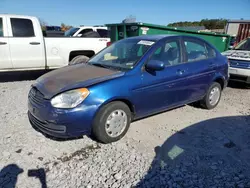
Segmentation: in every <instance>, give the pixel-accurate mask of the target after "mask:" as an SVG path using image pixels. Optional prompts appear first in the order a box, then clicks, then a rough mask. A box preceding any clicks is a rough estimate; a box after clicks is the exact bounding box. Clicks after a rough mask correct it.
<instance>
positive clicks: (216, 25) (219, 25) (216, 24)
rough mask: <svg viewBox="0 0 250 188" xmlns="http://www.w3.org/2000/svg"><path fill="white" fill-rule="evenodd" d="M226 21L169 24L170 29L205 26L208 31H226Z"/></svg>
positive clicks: (213, 20) (208, 20)
mask: <svg viewBox="0 0 250 188" xmlns="http://www.w3.org/2000/svg"><path fill="white" fill-rule="evenodd" d="M226 23H227V20H226V19H202V20H201V21H194V22H188V21H185V22H175V23H170V24H168V26H169V27H193V26H204V27H205V28H206V29H224V27H225V26H226Z"/></svg>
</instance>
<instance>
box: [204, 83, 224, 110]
mask: <svg viewBox="0 0 250 188" xmlns="http://www.w3.org/2000/svg"><path fill="white" fill-rule="evenodd" d="M221 90H222V89H221V85H220V84H219V83H217V82H214V83H213V84H212V85H211V86H210V87H209V89H208V91H207V94H206V96H205V97H204V98H203V99H202V101H201V106H202V107H203V108H205V109H208V110H211V109H213V108H215V107H216V106H217V105H218V104H219V102H220V99H221ZM215 91H218V92H219V93H217V95H216V96H217V97H215V100H210V95H211V94H212V92H215Z"/></svg>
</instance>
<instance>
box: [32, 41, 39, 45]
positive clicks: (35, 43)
mask: <svg viewBox="0 0 250 188" xmlns="http://www.w3.org/2000/svg"><path fill="white" fill-rule="evenodd" d="M30 44H31V45H39V44H40V42H30Z"/></svg>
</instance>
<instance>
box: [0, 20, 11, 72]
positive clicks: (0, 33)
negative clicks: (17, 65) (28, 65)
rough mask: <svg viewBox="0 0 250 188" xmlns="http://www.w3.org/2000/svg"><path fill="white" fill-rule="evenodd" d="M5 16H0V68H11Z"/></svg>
mask: <svg viewBox="0 0 250 188" xmlns="http://www.w3.org/2000/svg"><path fill="white" fill-rule="evenodd" d="M7 32H8V29H7V24H6V18H5V17H1V16H0V69H11V68H12V67H13V66H12V63H11V57H10V50H9V49H10V46H9V45H10V44H9V38H8V33H7Z"/></svg>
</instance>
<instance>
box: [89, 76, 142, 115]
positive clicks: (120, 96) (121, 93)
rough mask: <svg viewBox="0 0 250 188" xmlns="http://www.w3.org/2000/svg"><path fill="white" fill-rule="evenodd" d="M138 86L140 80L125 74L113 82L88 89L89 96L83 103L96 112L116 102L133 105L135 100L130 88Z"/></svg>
mask: <svg viewBox="0 0 250 188" xmlns="http://www.w3.org/2000/svg"><path fill="white" fill-rule="evenodd" d="M139 84H140V78H138V76H137V75H136V74H132V75H130V74H125V75H124V76H123V77H119V78H116V79H113V80H108V81H106V82H103V83H100V84H97V85H94V86H91V87H89V88H88V89H89V91H90V94H89V96H88V97H87V99H86V100H85V101H84V102H86V103H88V104H93V105H94V106H95V107H96V108H97V111H98V110H99V109H100V108H101V107H102V106H103V105H105V104H108V103H109V102H111V101H116V100H126V101H128V102H130V104H132V105H134V104H135V102H136V99H135V98H133V95H132V92H131V90H132V88H133V86H135V85H139Z"/></svg>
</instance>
